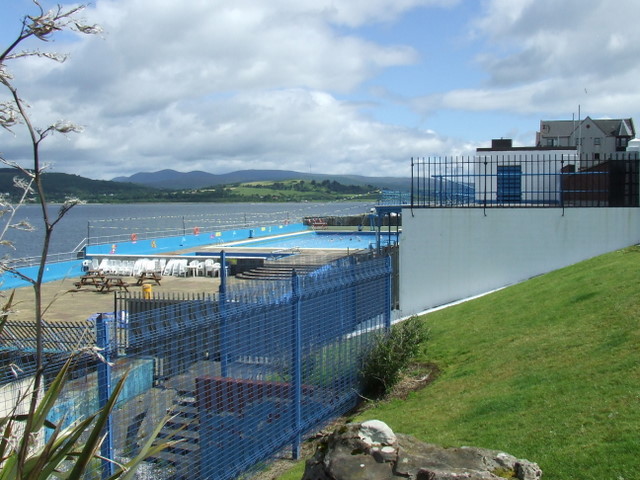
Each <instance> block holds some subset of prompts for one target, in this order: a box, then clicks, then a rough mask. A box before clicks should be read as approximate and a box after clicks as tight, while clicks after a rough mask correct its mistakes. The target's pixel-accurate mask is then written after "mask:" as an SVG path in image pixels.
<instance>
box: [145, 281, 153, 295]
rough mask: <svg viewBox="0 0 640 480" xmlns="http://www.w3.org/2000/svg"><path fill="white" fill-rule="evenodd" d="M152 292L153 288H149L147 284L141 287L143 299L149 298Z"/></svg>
mask: <svg viewBox="0 0 640 480" xmlns="http://www.w3.org/2000/svg"><path fill="white" fill-rule="evenodd" d="M152 291H153V288H151V285H149V284H148V283H145V284H144V285H142V296H143V297H144V298H147V299H149V298H151V292H152Z"/></svg>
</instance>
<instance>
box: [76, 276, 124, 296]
mask: <svg viewBox="0 0 640 480" xmlns="http://www.w3.org/2000/svg"><path fill="white" fill-rule="evenodd" d="M74 285H75V287H76V289H78V290H80V289H81V288H82V287H95V289H96V290H97V291H99V292H103V293H106V292H110V291H111V289H112V288H119V289H120V290H122V289H123V288H124V289H125V291H127V292H128V291H129V289H128V287H129V283H127V282H126V281H125V280H124V278H123V277H120V276H117V275H105V274H104V273H103V272H91V273H90V272H87V274H85V275H82V276H81V277H80V281H79V282H75V283H74Z"/></svg>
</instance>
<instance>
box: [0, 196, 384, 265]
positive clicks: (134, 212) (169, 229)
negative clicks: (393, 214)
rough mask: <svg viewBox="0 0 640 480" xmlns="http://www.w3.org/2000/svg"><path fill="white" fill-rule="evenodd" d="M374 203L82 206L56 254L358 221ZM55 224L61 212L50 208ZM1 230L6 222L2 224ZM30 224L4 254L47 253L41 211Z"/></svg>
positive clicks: (64, 228) (71, 215) (60, 230)
mask: <svg viewBox="0 0 640 480" xmlns="http://www.w3.org/2000/svg"><path fill="white" fill-rule="evenodd" d="M372 206H373V204H372V203H357V202H356V203H354V202H336V203H333V202H332V203H231V204H225V203H151V204H148V203H144V204H127V205H110V204H104V205H80V206H77V207H74V208H73V209H71V210H70V211H69V212H68V213H67V214H66V215H65V216H64V218H63V219H62V220H61V221H60V222H59V223H58V225H57V226H56V227H55V230H54V233H53V238H52V244H51V249H50V252H51V253H65V252H71V251H73V250H74V249H75V248H76V247H77V246H78V245H79V244H80V243H82V242H83V241H84V240H85V239H86V238H90V239H91V243H103V242H104V243H108V242H109V241H110V239H113V237H117V236H120V237H122V239H126V238H128V237H129V236H130V235H131V234H132V233H136V234H140V233H145V234H156V233H157V235H158V236H166V235H180V234H182V233H183V232H192V231H193V229H194V228H195V227H199V228H201V229H203V230H204V229H207V228H212V229H213V228H215V229H219V230H232V229H234V228H246V227H251V226H259V225H275V224H282V223H285V222H289V223H298V222H301V221H302V218H303V217H306V216H322V215H358V214H363V213H368V212H369V209H370V208H371V207H372ZM49 212H50V216H51V218H52V219H55V218H56V216H57V214H58V206H56V205H51V206H50V207H49ZM2 220H3V222H2V228H4V223H5V222H6V221H7V216H6V215H5V217H4V218H3V219H2ZM20 220H26V221H28V222H30V223H31V224H32V225H33V227H34V228H35V231H32V232H24V231H17V230H15V229H9V230H8V231H7V232H6V234H5V236H4V238H6V239H9V240H11V241H12V242H13V243H14V246H15V250H14V249H13V248H10V247H8V246H5V245H0V253H1V254H2V255H3V256H5V255H8V256H10V257H12V258H24V257H33V256H38V255H39V254H40V250H41V248H42V235H43V229H44V227H43V223H42V215H41V212H40V208H39V207H38V206H36V205H26V206H23V207H21V208H20V209H19V210H18V212H17V215H16V217H15V218H14V220H13V222H12V223H16V222H17V221H20Z"/></svg>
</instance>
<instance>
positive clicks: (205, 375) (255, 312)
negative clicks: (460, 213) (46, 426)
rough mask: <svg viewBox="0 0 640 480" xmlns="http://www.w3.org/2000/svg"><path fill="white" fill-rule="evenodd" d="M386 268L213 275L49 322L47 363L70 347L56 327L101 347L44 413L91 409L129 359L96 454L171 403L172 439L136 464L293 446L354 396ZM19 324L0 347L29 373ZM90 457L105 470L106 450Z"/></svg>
mask: <svg viewBox="0 0 640 480" xmlns="http://www.w3.org/2000/svg"><path fill="white" fill-rule="evenodd" d="M391 273H392V272H391V260H390V258H389V257H372V256H368V255H365V256H362V257H356V256H351V257H346V258H342V259H339V260H337V261H334V262H332V263H328V264H325V265H322V266H320V267H318V268H316V269H315V270H311V271H305V273H304V274H295V273H294V274H293V276H292V277H291V278H290V279H287V280H274V281H264V280H263V281H255V282H241V283H237V284H232V285H229V284H227V281H226V278H225V277H223V278H222V283H221V287H220V291H219V292H217V293H211V294H208V295H202V296H198V297H197V298H192V299H188V300H182V301H176V300H167V299H150V300H148V302H149V303H148V307H149V308H148V309H146V308H141V305H143V304H141V303H140V302H141V299H135V302H133V299H132V303H131V306H132V308H131V309H130V311H128V312H127V313H123V312H121V311H120V309H121V308H122V309H123V310H127V309H126V299H123V300H122V301H123V302H124V303H121V304H120V305H121V306H120V307H117V308H115V310H116V311H118V312H119V313H118V315H113V314H102V315H99V316H98V317H97V318H93V319H91V322H93V323H91V322H88V323H89V324H90V325H89V328H87V325H81V326H77V332H76V331H75V330H73V329H74V328H76V326H72V327H73V328H71V327H69V328H71V330H73V331H67V330H68V328H67V327H68V326H66V325H65V326H50V327H48V328H47V332H48V333H47V335H48V336H51V345H52V348H53V349H52V350H51V351H50V352H49V351H48V353H47V355H48V359H47V362H46V363H47V366H48V368H49V369H50V371H51V374H54V373H55V370H56V367H55V366H56V365H59V364H60V362H62V361H64V359H65V358H66V357H67V356H68V355H69V353H70V351H71V350H73V348H72V347H71V346H70V345H66V344H63V343H60V342H57V343H56V341H55V338H58V337H60V335H62V333H63V330H60V328H62V327H65V328H67V330H65V331H64V334H65V335H66V337H68V338H72V337H73V340H74V342H73V343H75V344H76V346H83V345H84V346H89V347H91V346H98V347H99V348H100V349H102V350H101V352H102V355H103V356H104V357H105V358H107V359H108V360H109V361H110V363H109V364H106V363H104V362H102V361H100V360H99V359H97V358H96V357H95V356H87V355H85V356H83V357H82V360H81V361H79V362H78V364H77V366H76V367H75V368H74V371H73V378H72V379H71V381H70V382H69V384H68V388H67V390H66V391H65V393H64V395H63V398H62V399H61V401H60V404H59V405H58V406H57V407H56V408H55V409H54V411H53V413H52V415H53V416H54V417H55V418H52V419H51V420H52V421H54V422H64V423H66V424H68V423H70V422H72V421H74V420H76V419H79V418H81V417H83V416H84V415H87V414H90V413H93V411H95V409H96V408H97V406H98V405H100V404H102V403H104V401H105V399H106V398H107V396H108V393H109V390H110V385H112V384H115V383H116V381H117V379H118V378H119V377H120V376H121V375H122V374H123V372H124V371H129V376H128V379H127V382H126V385H125V388H124V391H123V393H122V394H121V396H120V398H119V400H118V404H117V408H116V410H115V411H114V413H113V415H112V419H111V422H110V428H109V431H108V436H107V438H106V441H105V443H104V447H103V451H102V453H103V455H104V456H105V457H107V458H112V459H114V460H116V461H123V460H126V459H127V458H130V457H131V456H133V455H135V454H136V452H137V450H138V448H139V447H140V446H141V444H142V442H143V441H144V439H145V438H146V437H147V436H148V434H149V433H150V432H151V431H152V430H153V428H154V427H155V426H156V425H157V424H158V423H159V422H160V421H161V420H162V418H163V417H164V416H165V415H166V413H167V412H169V413H170V414H171V416H172V418H171V420H170V421H169V422H168V423H167V424H166V426H165V428H164V429H163V431H162V432H161V437H162V438H170V437H171V438H174V439H175V438H179V439H181V440H182V441H181V442H180V443H179V444H177V445H175V446H174V447H172V448H171V449H169V450H167V451H165V452H162V453H161V454H159V455H158V456H157V457H155V458H153V459H152V460H151V461H150V462H148V463H147V464H146V465H145V468H144V472H145V473H144V475H143V476H142V477H140V478H154V479H181V478H187V477H188V478H189V479H194V480H195V479H231V478H235V477H237V476H238V475H240V474H242V473H243V472H245V471H247V470H248V469H251V468H255V466H256V465H257V464H258V463H260V462H263V461H265V460H268V459H269V458H270V457H272V456H273V455H275V454H277V453H279V452H282V451H283V449H286V450H290V451H291V453H292V455H293V456H294V457H295V456H297V455H298V453H299V448H300V442H301V439H302V438H303V437H304V435H305V434H307V433H310V432H312V431H313V430H315V429H317V428H320V427H321V425H322V424H323V423H324V422H326V421H328V420H331V419H332V418H335V417H337V416H339V415H341V414H343V413H345V412H346V411H348V410H349V409H350V408H352V407H353V406H355V404H356V403H357V400H358V390H359V381H360V379H359V369H360V365H361V361H362V358H363V356H364V355H365V354H366V352H367V351H368V349H369V348H370V346H371V344H372V339H373V336H374V335H377V334H378V333H380V332H383V331H385V330H386V329H388V328H390V326H391ZM122 306H124V308H123V307H122ZM20 328H21V329H18V327H16V328H13V330H11V331H12V332H13V340H11V339H9V337H8V336H7V332H4V333H3V336H2V339H1V340H2V344H3V351H2V352H1V353H2V355H3V363H5V365H4V366H5V367H7V368H8V366H9V365H22V367H23V368H22V370H21V373H20V374H19V375H18V377H22V379H24V380H27V379H28V378H29V376H30V375H33V372H32V371H30V370H29V368H28V365H29V364H30V362H31V358H32V357H31V356H32V354H33V348H31V345H32V343H30V342H32V340H33V329H30V328H29V327H28V326H24V325H22V326H21V327H20ZM66 337H65V338H66ZM10 340H11V341H10ZM56 345H57V349H56V348H55V347H56ZM20 359H22V363H20ZM23 388H24V385H23V384H22V383H20V379H18V380H16V379H15V378H12V377H10V376H8V375H7V376H6V377H5V379H4V380H1V381H0V392H1V393H2V395H3V401H4V402H5V405H1V407H2V408H4V409H5V410H6V409H7V408H8V406H9V405H11V400H10V398H11V395H8V394H7V393H6V392H7V391H12V389H13V390H16V389H23ZM95 468H96V472H95V475H99V474H100V472H99V471H100V470H102V475H107V474H109V473H110V471H111V469H112V464H110V463H108V462H105V463H104V464H103V465H102V466H100V465H99V464H96V465H95Z"/></svg>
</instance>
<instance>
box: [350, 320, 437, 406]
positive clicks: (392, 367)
mask: <svg viewBox="0 0 640 480" xmlns="http://www.w3.org/2000/svg"><path fill="white" fill-rule="evenodd" d="M428 337H429V331H428V330H427V328H426V326H425V325H424V323H423V322H422V321H421V320H420V319H419V318H418V317H410V318H408V319H407V320H404V321H403V322H400V323H397V324H396V325H394V326H393V327H391V330H390V331H388V332H384V333H380V334H378V335H377V336H376V338H375V341H374V342H373V347H372V348H371V349H370V350H369V351H368V352H367V354H366V356H365V358H364V360H363V364H362V368H361V370H360V374H361V378H362V390H363V393H364V395H366V396H367V397H370V398H379V397H382V396H384V395H385V394H387V393H388V392H389V391H390V390H391V389H392V388H393V387H394V386H395V385H396V384H397V383H398V381H399V380H400V378H401V375H402V372H403V371H404V370H405V369H406V368H407V367H408V366H409V364H410V363H411V361H412V360H413V359H414V358H415V357H416V356H417V355H418V354H419V353H421V351H423V350H424V348H425V344H426V341H427V340H428Z"/></svg>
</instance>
